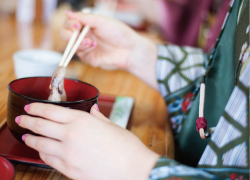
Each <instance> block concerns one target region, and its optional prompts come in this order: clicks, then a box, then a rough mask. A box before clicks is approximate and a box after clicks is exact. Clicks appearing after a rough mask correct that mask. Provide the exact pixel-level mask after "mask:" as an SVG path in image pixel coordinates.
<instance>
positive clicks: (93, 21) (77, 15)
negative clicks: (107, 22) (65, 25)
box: [66, 11, 100, 28]
mask: <svg viewBox="0 0 250 180" xmlns="http://www.w3.org/2000/svg"><path fill="white" fill-rule="evenodd" d="M66 15H67V16H68V18H69V19H73V20H77V21H79V22H80V23H81V24H83V25H88V26H90V27H91V28H96V27H97V26H98V24H99V22H100V17H99V16H98V15H94V14H87V13H82V12H72V11H67V12H66Z"/></svg>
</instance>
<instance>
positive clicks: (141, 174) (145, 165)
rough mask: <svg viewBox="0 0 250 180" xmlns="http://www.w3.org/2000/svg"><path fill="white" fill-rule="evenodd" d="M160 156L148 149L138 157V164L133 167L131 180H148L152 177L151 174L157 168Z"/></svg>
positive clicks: (134, 163)
mask: <svg viewBox="0 0 250 180" xmlns="http://www.w3.org/2000/svg"><path fill="white" fill-rule="evenodd" d="M159 158H160V155H159V154H157V153H155V152H153V151H151V150H150V149H148V148H147V147H145V149H144V150H141V151H140V154H139V155H137V158H136V162H133V166H131V167H132V168H131V175H133V176H132V177H131V179H137V180H146V179H148V178H149V177H150V172H151V171H152V169H153V168H154V167H155V165H156V163H157V161H158V159H159Z"/></svg>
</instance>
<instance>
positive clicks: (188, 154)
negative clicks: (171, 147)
mask: <svg viewBox="0 0 250 180" xmlns="http://www.w3.org/2000/svg"><path fill="white" fill-rule="evenodd" d="M241 2H242V1H241V0H236V1H235V4H234V6H233V9H232V12H231V14H230V16H229V19H228V21H227V23H226V27H225V30H224V32H223V34H222V36H221V40H220V42H219V44H218V46H217V49H216V51H215V54H214V57H213V60H212V63H211V64H210V65H211V70H210V72H209V74H208V76H207V77H206V79H205V84H206V92H205V107H204V117H205V118H206V119H207V121H208V123H207V125H208V127H215V126H216V125H217V122H218V120H219V118H220V116H221V115H222V113H223V110H224V108H225V105H226V103H227V101H228V99H229V96H230V94H231V92H232V90H233V87H234V49H235V47H234V44H235V39H234V38H231V37H235V31H236V26H237V16H238V10H239V7H240V4H241ZM199 97H200V94H199V93H198V95H197V96H196V98H195V100H194V102H193V105H192V108H191V109H190V112H189V113H188V116H187V118H186V119H185V121H184V122H183V127H185V128H182V130H181V131H180V133H179V135H178V139H176V141H175V159H176V160H177V161H178V162H180V163H183V164H186V165H189V166H194V167H195V166H197V164H198V161H199V159H200V157H201V155H202V153H203V151H204V149H205V147H206V145H207V144H208V142H209V140H210V138H208V139H207V140H202V139H201V138H200V136H199V133H198V132H196V129H195V125H196V119H197V118H198V110H199ZM190 132H192V133H190ZM195 132H196V133H195Z"/></svg>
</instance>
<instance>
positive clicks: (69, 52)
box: [59, 8, 91, 67]
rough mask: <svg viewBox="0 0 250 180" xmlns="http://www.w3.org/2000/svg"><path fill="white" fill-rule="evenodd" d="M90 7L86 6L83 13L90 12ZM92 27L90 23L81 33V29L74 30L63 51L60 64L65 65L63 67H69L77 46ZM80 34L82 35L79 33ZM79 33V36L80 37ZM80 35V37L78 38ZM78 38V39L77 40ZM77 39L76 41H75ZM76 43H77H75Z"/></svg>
mask: <svg viewBox="0 0 250 180" xmlns="http://www.w3.org/2000/svg"><path fill="white" fill-rule="evenodd" d="M90 11H91V10H90V9H89V8H84V9H83V10H82V12H83V13H90ZM89 29H90V27H89V26H88V25H86V26H85V27H84V28H83V30H82V32H81V33H80V31H74V32H73V34H72V35H71V38H70V40H69V42H68V45H67V47H66V49H65V51H64V53H63V57H62V59H61V61H60V64H59V66H63V67H67V66H68V64H69V62H70V60H71V59H72V57H73V56H74V54H75V52H76V50H77V48H78V47H79V45H80V44H81V42H82V41H83V39H84V38H85V36H86V35H87V33H88V31H89ZM79 34H80V35H79ZM78 35H79V37H78ZM77 37H78V39H77ZM76 39H77V41H76ZM75 41H76V43H75ZM74 43H75V44H74Z"/></svg>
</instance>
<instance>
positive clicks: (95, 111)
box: [90, 104, 110, 122]
mask: <svg viewBox="0 0 250 180" xmlns="http://www.w3.org/2000/svg"><path fill="white" fill-rule="evenodd" d="M90 114H91V115H93V116H95V117H96V118H98V119H102V120H104V121H106V122H110V120H109V119H108V118H106V117H105V116H104V115H103V114H102V113H101V112H100V111H99V107H98V105H97V104H94V105H93V106H92V107H91V109H90Z"/></svg>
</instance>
